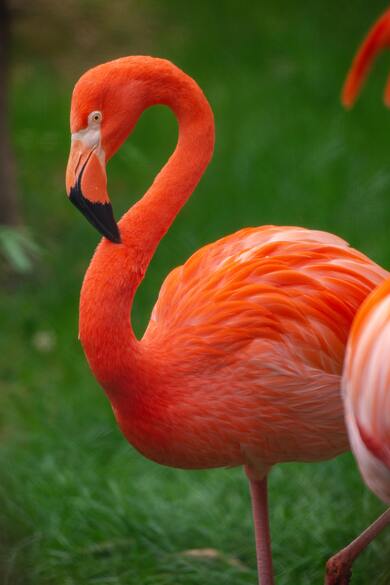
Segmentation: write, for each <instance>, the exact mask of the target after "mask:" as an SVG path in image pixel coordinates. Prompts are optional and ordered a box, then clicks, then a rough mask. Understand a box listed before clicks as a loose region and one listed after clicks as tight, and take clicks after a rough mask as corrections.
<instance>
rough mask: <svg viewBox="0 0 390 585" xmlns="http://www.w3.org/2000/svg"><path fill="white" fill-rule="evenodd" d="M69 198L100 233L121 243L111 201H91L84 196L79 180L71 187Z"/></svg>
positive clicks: (115, 242) (114, 241)
mask: <svg viewBox="0 0 390 585" xmlns="http://www.w3.org/2000/svg"><path fill="white" fill-rule="evenodd" d="M69 199H70V201H71V202H72V203H73V205H75V207H77V209H79V210H80V211H81V213H82V214H83V215H84V216H85V217H86V219H87V220H88V221H89V223H91V224H92V225H93V226H94V227H95V228H96V229H97V230H98V232H99V233H101V234H102V235H103V236H104V237H106V238H107V239H108V240H110V242H113V243H114V244H121V243H122V239H121V236H120V233H119V228H118V224H117V223H116V221H115V218H114V214H113V211H112V206H111V203H98V202H92V201H89V200H88V199H86V198H85V197H84V195H83V194H82V192H81V189H80V188H79V182H77V183H76V185H75V186H74V187H72V188H71V190H70V193H69Z"/></svg>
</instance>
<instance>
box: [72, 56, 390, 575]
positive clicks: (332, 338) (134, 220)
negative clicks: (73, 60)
mask: <svg viewBox="0 0 390 585" xmlns="http://www.w3.org/2000/svg"><path fill="white" fill-rule="evenodd" d="M154 104H164V105H166V106H168V107H169V108H171V109H172V110H173V112H174V114H175V115H176V117H177V120H178V126H179V132H178V143H177V146H176V149H175V151H174V153H173V154H172V156H171V157H170V158H169V160H168V162H167V163H166V164H165V166H164V167H163V168H162V170H161V171H160V173H159V174H158V175H157V177H156V178H155V180H154V182H153V184H152V185H151V187H150V188H149V190H148V191H147V192H146V194H145V195H144V196H143V197H142V198H141V199H140V200H139V201H138V202H137V203H136V204H135V205H133V206H132V207H131V208H130V209H129V211H127V212H126V213H125V214H124V216H123V217H122V219H121V220H120V221H119V224H117V223H116V221H115V219H114V215H113V210H112V206H111V203H110V199H109V197H108V193H107V178H106V161H107V160H108V159H110V158H111V157H112V156H113V155H114V154H115V152H116V151H117V150H118V149H119V147H120V146H121V145H122V143H123V142H124V141H125V140H126V138H127V137H128V136H129V134H130V133H131V131H132V129H133V128H134V126H135V125H136V122H137V120H138V118H139V117H140V115H141V114H142V112H143V111H144V110H145V109H146V108H148V107H150V106H153V105H154ZM70 129H71V150H70V154H69V161H68V166H67V171H66V189H67V194H68V196H69V198H70V200H71V202H72V203H73V204H75V205H76V206H77V207H78V208H79V209H80V210H81V211H82V213H83V214H84V215H85V216H86V218H87V219H88V220H89V221H90V222H91V223H92V224H93V225H94V226H95V227H96V228H97V230H98V231H99V232H100V233H101V234H102V235H103V236H105V237H104V238H103V239H102V241H101V242H100V244H99V245H98V247H97V250H96V252H95V254H94V256H93V259H92V261H91V263H90V265H89V268H88V270H87V272H86V275H85V278H84V282H83V285H82V289H81V299H80V318H79V335H80V340H81V343H82V346H83V349H84V352H85V354H86V358H87V360H88V363H89V366H90V368H91V369H92V372H93V374H94V375H95V377H96V379H97V380H98V382H99V383H100V385H101V386H102V387H103V389H104V391H105V392H106V394H107V396H108V398H109V400H110V402H111V405H112V409H113V412H114V415H115V418H116V421H117V423H118V425H119V427H120V429H121V431H122V433H123V434H124V436H125V437H126V439H127V440H128V441H129V442H130V443H131V444H132V445H133V446H134V447H135V448H136V449H137V450H138V451H139V452H140V453H142V454H143V455H144V456H146V457H147V458H149V459H151V460H153V461H155V462H157V463H159V464H163V465H168V466H173V467H178V468H183V469H199V468H215V467H223V466H243V467H244V469H245V471H246V475H247V477H248V481H249V487H250V493H251V500H252V509H253V517H254V531H255V541H256V553H257V566H258V575H259V583H261V585H272V584H273V583H274V578H273V569H272V556H271V540H270V532H269V521H268V505H267V476H268V474H269V472H270V470H271V468H272V467H273V465H275V464H277V463H279V462H285V461H307V462H309V461H318V460H324V459H329V458H332V457H335V456H336V455H338V454H340V453H342V452H343V451H346V450H347V449H348V448H349V444H348V437H347V432H346V428H345V423H344V410H343V403H342V399H341V393H340V379H341V370H342V364H343V359H344V349H345V344H346V341H347V337H348V333H349V329H350V326H351V323H352V319H353V317H354V315H355V313H356V311H357V309H358V307H359V306H360V305H361V303H362V301H363V300H364V299H365V298H366V296H367V295H368V294H369V293H370V292H371V290H372V289H374V288H375V287H376V286H377V285H378V284H379V283H380V282H382V281H383V280H384V279H385V278H386V277H388V276H389V273H388V272H386V271H385V270H384V269H382V268H381V267H380V266H378V265H377V264H376V263H375V262H373V261H371V260H370V259H369V258H367V257H366V256H364V255H363V254H361V253H360V252H358V251H356V250H354V249H353V248H351V247H349V245H348V244H347V243H346V242H345V241H344V240H342V239H341V238H339V237H337V236H335V235H332V234H330V233H326V232H323V231H317V230H309V229H304V228H301V227H277V226H263V227H258V228H256V227H248V228H244V229H241V230H240V231H238V232H236V233H234V234H231V235H229V236H227V237H224V238H222V239H220V240H218V241H216V242H214V243H211V244H209V245H206V246H205V247H203V248H201V249H200V250H198V251H197V252H196V253H195V254H193V256H191V257H190V258H189V260H187V262H186V263H185V264H183V265H182V266H179V267H178V268H176V269H175V270H173V271H172V272H171V273H170V274H169V275H168V277H167V278H166V280H165V282H164V283H163V285H162V288H161V290H160V294H159V297H158V299H157V302H156V304H155V306H154V309H153V312H152V314H151V318H150V322H149V324H148V326H147V328H146V331H145V333H144V335H143V337H142V339H137V338H136V336H135V334H134V332H133V330H132V326H131V318H130V315H131V309H132V304H133V299H134V295H135V293H136V290H137V288H138V286H139V285H140V283H141V281H142V279H143V277H144V275H145V272H146V270H147V267H148V265H149V262H150V260H151V258H152V256H153V254H154V251H155V249H156V247H157V245H158V244H159V242H160V240H161V239H162V238H163V236H164V234H165V233H166V231H167V230H168V228H169V227H170V225H171V224H172V222H173V220H174V219H175V217H176V215H177V213H178V212H179V210H180V209H181V207H182V206H183V205H184V203H185V202H186V200H187V199H188V198H189V196H190V195H191V194H192V192H193V191H194V189H195V187H196V185H197V184H198V182H199V180H200V178H201V176H202V174H203V172H204V171H205V169H206V167H207V165H208V163H209V161H210V159H211V156H212V153H213V147H214V119H213V113H212V110H211V107H210V105H209V103H208V101H207V99H206V97H205V96H204V94H203V92H202V91H201V89H200V88H199V86H198V85H197V83H196V82H195V81H194V80H193V79H192V78H191V77H189V76H188V75H186V74H185V73H184V72H183V71H181V70H180V69H179V68H178V67H176V66H175V65H173V64H172V63H171V62H169V61H167V60H164V59H159V58H153V57H145V56H133V57H124V58H120V59H117V60H114V61H111V62H108V63H104V64H102V65H99V66H97V67H94V68H93V69H90V70H89V71H87V72H86V73H84V75H82V77H81V78H80V79H79V81H78V82H77V83H76V85H75V88H74V91H73V95H72V104H71V115H70Z"/></svg>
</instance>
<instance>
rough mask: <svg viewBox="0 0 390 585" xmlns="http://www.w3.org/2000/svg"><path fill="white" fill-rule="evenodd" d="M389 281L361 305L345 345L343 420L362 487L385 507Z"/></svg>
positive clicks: (389, 428)
mask: <svg viewBox="0 0 390 585" xmlns="http://www.w3.org/2000/svg"><path fill="white" fill-rule="evenodd" d="M389 355H390V281H386V282H385V283H384V284H383V285H382V286H380V287H379V288H378V289H377V290H375V291H374V292H373V293H372V294H371V295H370V296H369V298H368V299H367V300H366V301H365V303H364V305H363V306H362V308H361V309H360V310H359V313H358V315H357V317H356V319H355V321H354V324H353V329H352V333H351V338H350V340H349V342H348V349H347V355H346V362H345V369H344V372H343V387H344V394H345V406H346V420H347V426H348V430H349V436H350V439H351V445H352V449H353V451H354V453H355V456H356V459H357V461H358V464H359V468H360V470H361V472H362V475H363V477H364V479H365V481H366V483H367V485H368V486H369V487H370V488H371V489H372V491H373V492H374V493H376V494H377V496H378V497H380V498H381V499H382V500H383V501H385V502H387V503H390V360H389Z"/></svg>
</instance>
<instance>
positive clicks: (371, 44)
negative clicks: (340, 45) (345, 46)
mask: <svg viewBox="0 0 390 585" xmlns="http://www.w3.org/2000/svg"><path fill="white" fill-rule="evenodd" d="M385 48H390V10H387V11H386V12H385V13H384V14H382V16H381V17H380V18H379V19H378V20H377V21H376V23H375V24H374V25H373V27H372V28H371V30H370V31H369V33H368V34H367V36H366V38H365V39H364V41H363V43H362V45H361V47H360V48H359V51H358V52H357V54H356V56H355V58H354V60H353V63H352V66H351V68H350V70H349V72H348V75H347V78H346V80H345V83H344V87H343V91H342V97H341V100H342V102H343V104H344V106H345V107H346V108H351V107H352V106H353V104H354V102H355V100H356V98H357V96H358V94H359V92H360V90H361V88H362V85H363V83H364V81H365V79H366V77H367V75H368V72H369V70H370V68H371V66H372V64H373V62H374V59H375V57H376V56H377V55H378V53H380V52H381V51H382V50H383V49H385ZM384 102H385V105H386V106H387V107H390V77H389V78H388V80H387V84H386V89H385V94H384Z"/></svg>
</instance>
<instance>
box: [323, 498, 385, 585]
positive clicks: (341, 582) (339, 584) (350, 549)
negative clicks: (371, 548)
mask: <svg viewBox="0 0 390 585" xmlns="http://www.w3.org/2000/svg"><path fill="white" fill-rule="evenodd" d="M388 524H390V508H389V509H388V510H386V512H384V513H383V514H382V515H381V516H379V518H377V520H375V522H373V523H372V524H371V526H369V527H368V528H366V530H365V531H364V532H362V533H361V534H360V536H358V537H357V538H355V540H353V541H352V542H351V543H350V544H349V545H348V546H346V547H345V548H343V549H342V550H341V551H339V552H338V553H337V554H335V555H334V556H333V557H331V558H330V559H329V561H328V562H327V563H326V576H325V585H348V583H349V581H350V579H351V575H352V571H351V567H352V563H353V562H354V560H355V559H356V557H358V556H359V555H360V553H361V552H362V551H363V550H364V549H365V548H366V546H367V545H368V544H370V542H371V541H372V540H374V538H375V537H376V536H377V535H378V534H379V533H380V532H381V531H382V530H383V529H384V528H386V526H387V525H388Z"/></svg>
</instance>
